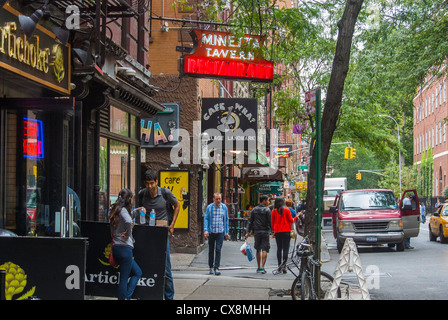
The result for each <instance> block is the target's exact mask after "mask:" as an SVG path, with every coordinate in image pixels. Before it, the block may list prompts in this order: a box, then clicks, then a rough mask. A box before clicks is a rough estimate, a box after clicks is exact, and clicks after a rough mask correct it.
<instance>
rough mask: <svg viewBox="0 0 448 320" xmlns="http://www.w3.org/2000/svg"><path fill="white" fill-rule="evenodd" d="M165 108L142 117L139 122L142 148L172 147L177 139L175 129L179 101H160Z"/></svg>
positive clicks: (177, 126)
mask: <svg viewBox="0 0 448 320" xmlns="http://www.w3.org/2000/svg"><path fill="white" fill-rule="evenodd" d="M162 105H163V106H165V110H163V111H159V112H157V113H156V114H155V115H154V117H153V118H143V119H141V122H140V143H141V147H142V148H154V147H159V148H172V147H173V146H175V145H176V144H178V142H179V139H178V137H177V136H176V134H175V130H176V129H179V110H180V105H179V103H162Z"/></svg>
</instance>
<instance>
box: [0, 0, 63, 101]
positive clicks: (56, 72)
mask: <svg viewBox="0 0 448 320" xmlns="http://www.w3.org/2000/svg"><path fill="white" fill-rule="evenodd" d="M19 14H20V13H19V12H18V11H16V10H15V9H13V8H11V7H10V6H9V5H5V6H4V7H3V8H2V9H0V67H1V68H4V69H7V70H9V71H11V72H14V73H16V74H19V75H21V76H23V77H25V78H28V79H30V80H33V81H35V82H37V83H39V84H41V85H44V86H46V87H48V88H50V89H53V90H55V91H58V92H60V93H63V94H70V65H69V63H70V46H69V45H62V44H59V43H57V42H56V40H55V38H56V36H55V35H54V34H53V33H52V32H50V31H49V30H47V29H45V28H44V27H42V26H41V25H37V28H36V31H35V32H34V34H33V36H32V37H30V38H28V37H27V36H26V35H25V34H24V33H23V30H22V28H21V26H20V23H19V19H18V16H19Z"/></svg>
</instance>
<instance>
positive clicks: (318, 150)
mask: <svg viewBox="0 0 448 320" xmlns="http://www.w3.org/2000/svg"><path fill="white" fill-rule="evenodd" d="M320 95H321V89H320V88H318V89H316V204H317V208H316V209H317V210H316V216H315V241H316V249H315V253H316V255H315V259H316V260H318V261H320V253H321V250H320V244H321V220H322V212H321V209H322V208H321V204H322V188H321V187H322V181H321V169H320V165H321V101H320V99H321V98H320ZM315 268H316V269H315V280H314V283H315V285H316V287H315V292H316V295H317V297H319V296H320V264H319V265H317V266H315ZM302 285H303V284H302Z"/></svg>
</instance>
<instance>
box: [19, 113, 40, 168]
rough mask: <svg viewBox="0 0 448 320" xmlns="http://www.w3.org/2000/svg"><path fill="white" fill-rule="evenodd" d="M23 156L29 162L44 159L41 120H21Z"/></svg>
mask: <svg viewBox="0 0 448 320" xmlns="http://www.w3.org/2000/svg"><path fill="white" fill-rule="evenodd" d="M22 146H23V156H24V157H25V158H28V159H30V160H41V159H43V158H44V130H43V123H42V121H41V120H36V119H29V118H23V143H22Z"/></svg>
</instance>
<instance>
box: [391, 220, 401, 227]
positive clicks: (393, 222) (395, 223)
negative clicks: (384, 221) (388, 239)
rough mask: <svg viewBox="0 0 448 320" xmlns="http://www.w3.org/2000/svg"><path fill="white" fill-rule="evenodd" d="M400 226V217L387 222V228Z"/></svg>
mask: <svg viewBox="0 0 448 320" xmlns="http://www.w3.org/2000/svg"><path fill="white" fill-rule="evenodd" d="M402 226H403V221H401V219H400V220H394V221H390V222H389V228H399V227H402Z"/></svg>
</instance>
